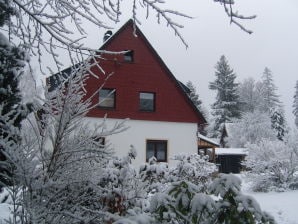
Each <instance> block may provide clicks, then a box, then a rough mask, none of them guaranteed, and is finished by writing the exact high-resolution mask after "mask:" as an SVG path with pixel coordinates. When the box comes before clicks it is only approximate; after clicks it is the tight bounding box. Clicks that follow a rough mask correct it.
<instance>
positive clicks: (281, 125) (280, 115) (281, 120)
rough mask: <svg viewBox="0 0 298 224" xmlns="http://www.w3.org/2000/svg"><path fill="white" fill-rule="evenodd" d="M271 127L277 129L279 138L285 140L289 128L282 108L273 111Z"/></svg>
mask: <svg viewBox="0 0 298 224" xmlns="http://www.w3.org/2000/svg"><path fill="white" fill-rule="evenodd" d="M271 127H272V128H273V130H274V131H275V133H276V137H277V139H278V140H280V141H283V140H284V136H285V134H286V132H287V130H286V121H285V116H284V112H283V110H282V109H276V110H274V111H273V112H272V113H271Z"/></svg>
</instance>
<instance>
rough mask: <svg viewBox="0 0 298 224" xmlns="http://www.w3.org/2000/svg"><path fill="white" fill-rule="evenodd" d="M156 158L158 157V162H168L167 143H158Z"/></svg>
mask: <svg viewBox="0 0 298 224" xmlns="http://www.w3.org/2000/svg"><path fill="white" fill-rule="evenodd" d="M156 157H157V161H166V160H167V149H166V143H164V142H161V143H157V146H156Z"/></svg>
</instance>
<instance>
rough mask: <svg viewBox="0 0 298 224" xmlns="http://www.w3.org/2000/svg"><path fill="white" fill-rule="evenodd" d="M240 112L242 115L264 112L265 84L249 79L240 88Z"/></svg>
mask: <svg viewBox="0 0 298 224" xmlns="http://www.w3.org/2000/svg"><path fill="white" fill-rule="evenodd" d="M238 94H239V100H240V108H241V109H240V110H241V112H242V113H248V112H254V111H255V110H260V111H261V110H262V108H263V104H264V97H263V83H262V82H261V81H257V82H256V81H255V80H254V79H253V78H251V77H249V78H247V79H244V80H243V82H241V83H240V84H239V86H238Z"/></svg>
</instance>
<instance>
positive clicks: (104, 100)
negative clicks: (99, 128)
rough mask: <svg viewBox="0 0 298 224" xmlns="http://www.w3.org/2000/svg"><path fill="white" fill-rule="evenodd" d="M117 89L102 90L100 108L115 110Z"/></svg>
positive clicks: (100, 92)
mask: <svg viewBox="0 0 298 224" xmlns="http://www.w3.org/2000/svg"><path fill="white" fill-rule="evenodd" d="M115 96H116V91H115V89H101V90H100V91H99V107H101V108H115Z"/></svg>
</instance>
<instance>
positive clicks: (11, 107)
mask: <svg viewBox="0 0 298 224" xmlns="http://www.w3.org/2000/svg"><path fill="white" fill-rule="evenodd" d="M12 15H14V10H13V9H12V7H11V6H10V2H9V1H8V0H5V1H1V2H0V27H3V26H4V25H5V24H6V23H7V22H8V21H9V19H10V16H12ZM25 59H26V53H25V51H24V50H23V49H21V48H20V47H15V46H13V45H12V44H11V43H10V42H9V40H8V39H7V38H6V37H5V36H4V35H3V34H2V33H0V102H1V111H0V112H1V116H0V138H1V139H3V138H5V137H7V136H8V133H9V132H10V127H7V126H6V125H4V124H5V122H4V121H3V120H2V116H4V115H8V114H9V116H10V119H11V120H12V121H13V122H12V124H13V126H15V127H17V128H20V124H21V121H22V120H23V119H24V118H25V117H26V115H27V112H26V111H27V106H24V105H22V104H21V93H20V90H19V88H18V83H19V80H18V79H19V76H20V74H21V71H22V69H23V68H24V66H25ZM28 106H29V105H28ZM10 140H11V141H12V142H14V143H17V142H18V141H19V136H14V137H13V139H12V138H10ZM4 151H5V146H4V145H2V144H0V161H5V162H2V163H1V164H0V183H1V182H2V183H4V184H9V178H8V176H10V175H11V172H12V170H13V168H12V166H11V164H10V163H9V161H7V158H6V157H5V154H4ZM0 186H1V184H0Z"/></svg>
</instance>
